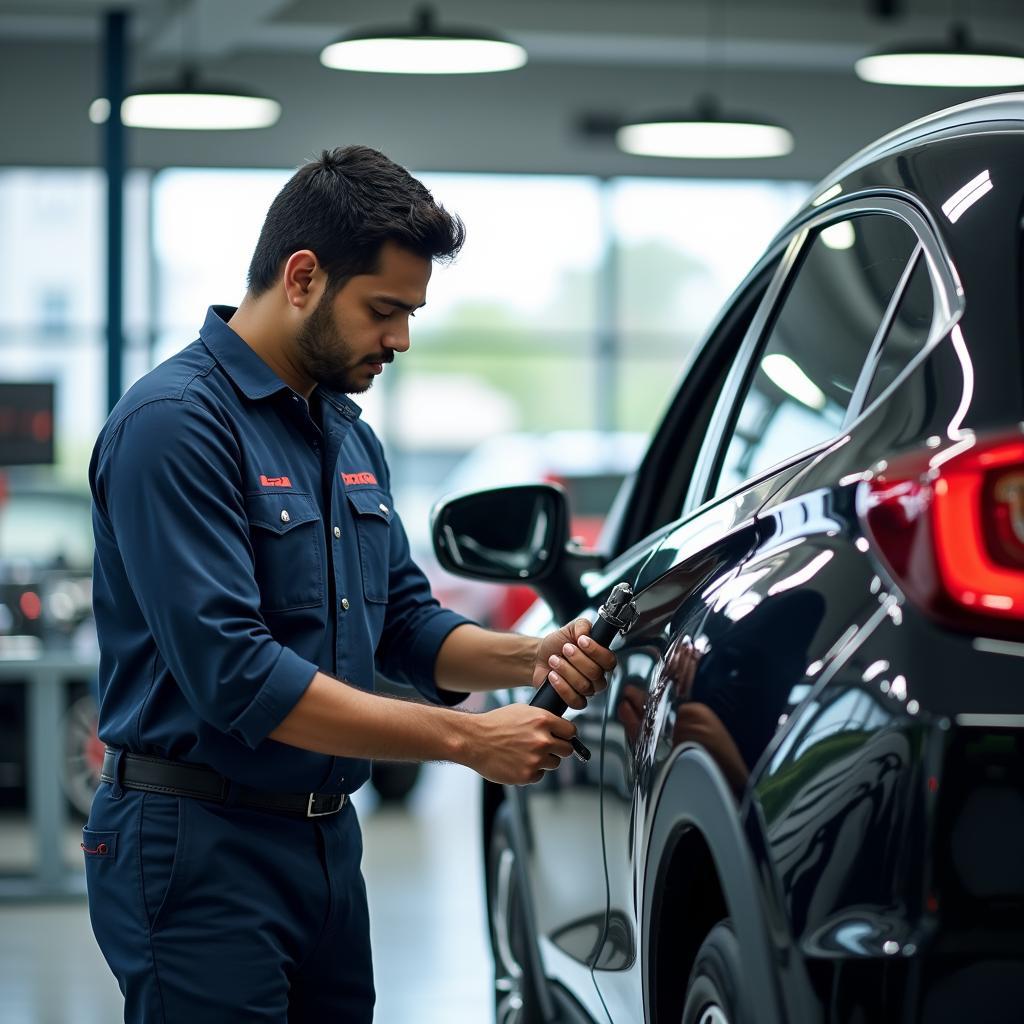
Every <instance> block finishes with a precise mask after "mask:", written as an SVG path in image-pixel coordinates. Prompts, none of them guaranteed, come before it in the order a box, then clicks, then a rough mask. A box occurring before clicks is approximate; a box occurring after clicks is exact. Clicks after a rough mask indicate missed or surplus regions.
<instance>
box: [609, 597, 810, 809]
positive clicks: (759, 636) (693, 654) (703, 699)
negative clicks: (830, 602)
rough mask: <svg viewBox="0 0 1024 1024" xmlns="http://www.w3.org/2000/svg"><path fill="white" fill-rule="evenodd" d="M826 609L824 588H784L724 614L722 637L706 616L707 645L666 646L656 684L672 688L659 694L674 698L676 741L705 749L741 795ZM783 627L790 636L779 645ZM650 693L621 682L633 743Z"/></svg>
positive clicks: (684, 641) (622, 711) (622, 713)
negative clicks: (737, 613)
mask: <svg viewBox="0 0 1024 1024" xmlns="http://www.w3.org/2000/svg"><path fill="white" fill-rule="evenodd" d="M823 614H824V600H823V599H822V597H821V596H820V595H819V594H815V593H811V592H791V593H784V594H779V595H776V596H775V597H773V599H772V600H771V601H769V602H767V603H766V604H764V605H761V606H759V607H758V608H756V609H754V611H752V612H750V614H749V615H747V616H745V617H744V618H742V619H740V620H739V621H738V622H735V621H733V620H725V621H727V622H728V628H727V629H725V630H724V633H723V637H722V638H721V639H719V640H715V639H714V637H715V636H716V634H717V632H718V630H717V628H716V627H717V626H719V625H720V624H719V623H717V622H716V621H715V619H714V617H711V618H709V619H708V621H707V622H706V623H705V625H704V631H705V635H704V637H703V638H702V639H703V641H707V643H706V650H705V645H704V644H702V645H701V646H702V650H698V649H697V648H696V647H695V646H694V643H693V641H691V639H690V637H689V636H682V637H678V638H677V639H676V640H675V641H673V643H672V644H671V646H670V647H669V649H668V651H667V652H666V655H665V659H664V663H663V665H662V669H661V673H660V676H659V682H658V685H657V688H656V689H657V693H664V692H665V691H666V690H668V691H669V695H668V696H667V697H664V698H662V699H668V700H671V701H672V703H673V711H674V715H675V722H674V726H673V729H672V745H673V746H674V747H675V746H679V745H680V744H683V743H695V744H697V745H699V746H701V747H703V748H704V749H705V750H706V751H707V752H708V753H709V754H710V755H711V757H712V758H713V759H714V761H715V763H716V764H717V765H718V766H719V768H720V769H721V770H722V774H723V775H724V776H725V778H726V781H727V782H728V783H729V786H730V787H731V789H732V790H733V792H734V793H735V794H736V795H737V796H739V795H740V794H741V793H742V791H743V787H744V786H745V785H746V783H747V778H748V776H749V774H750V771H751V770H752V769H753V767H754V765H755V764H756V763H757V760H758V758H759V757H760V756H761V754H762V753H763V751H764V749H765V747H767V745H768V743H769V741H770V740H771V738H772V736H773V735H774V734H775V730H776V728H777V727H778V721H779V716H780V715H781V714H782V712H783V710H784V709H785V707H786V702H787V698H788V696H789V692H790V690H791V688H792V686H793V684H794V683H795V682H797V681H798V680H799V679H800V678H802V676H803V674H804V670H805V669H806V651H807V648H808V646H809V645H810V641H811V638H812V637H813V636H814V633H815V630H816V629H817V628H818V624H819V623H820V622H821V619H822V616H823ZM783 631H785V632H786V633H787V634H789V638H788V639H787V642H786V643H785V644H781V645H780V644H779V643H778V642H777V641H778V637H779V636H780V635H781V633H782V632H783ZM779 649H782V650H784V651H785V652H786V654H785V656H784V657H774V658H773V657H772V656H771V652H772V651H773V650H779ZM702 651H703V653H702ZM654 696H655V695H653V694H652V697H654ZM648 699H649V698H648V694H647V691H646V689H644V688H643V687H641V686H635V685H627V686H625V687H624V688H623V691H622V696H621V699H620V702H619V708H618V715H619V719H620V721H621V722H622V723H623V725H624V726H625V728H626V733H627V735H628V736H629V738H630V742H631V743H633V742H635V741H636V738H637V737H638V736H639V734H640V730H641V727H642V724H643V721H644V716H645V713H646V709H647V705H648ZM652 711H653V708H652Z"/></svg>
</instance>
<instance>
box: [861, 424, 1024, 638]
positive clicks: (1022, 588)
mask: <svg viewBox="0 0 1024 1024" xmlns="http://www.w3.org/2000/svg"><path fill="white" fill-rule="evenodd" d="M961 446H962V447H961ZM958 449H959V450H958ZM861 488H862V489H861V492H860V494H859V496H858V509H859V511H860V513H861V517H862V518H863V519H864V520H865V522H866V524H867V527H868V531H869V533H870V535H871V536H872V537H873V539H874V540H875V542H876V544H877V545H878V548H879V549H880V551H881V554H882V555H883V557H884V558H885V560H886V562H888V564H889V566H890V568H891V569H892V571H893V574H894V575H895V577H896V579H897V581H898V582H899V584H900V586H901V587H902V588H903V589H904V590H905V592H906V593H907V595H908V596H909V597H910V598H911V599H913V600H914V601H916V602H917V603H918V604H920V605H922V606H924V607H925V608H926V609H927V610H929V611H930V612H932V613H934V614H935V615H937V616H939V617H941V618H943V619H945V620H947V621H951V623H952V624H954V625H960V626H965V627H971V626H973V627H977V626H979V624H980V621H981V620H982V619H984V620H986V622H987V623H988V624H991V622H992V620H993V619H995V620H1002V621H1003V622H1004V623H1005V625H1006V626H1009V625H1010V624H1011V623H1021V622H1024V438H1021V437H1020V435H1015V436H1012V437H1009V438H1006V437H1003V438H994V439H993V438H989V439H980V438H977V439H967V440H965V441H964V442H961V445H958V446H955V447H954V448H951V449H946V450H945V451H944V452H928V453H920V454H914V455H908V456H903V457H900V458H899V459H894V460H893V461H892V462H891V463H890V464H889V465H887V466H886V468H885V469H884V470H883V471H881V472H879V473H877V474H876V475H875V476H874V478H873V479H871V480H870V481H868V482H866V483H864V484H862V485H861ZM1016 631H1017V632H1019V628H1018V629H1017V630H1016Z"/></svg>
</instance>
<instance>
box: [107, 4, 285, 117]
mask: <svg viewBox="0 0 1024 1024" xmlns="http://www.w3.org/2000/svg"><path fill="white" fill-rule="evenodd" d="M199 13H200V10H199V4H198V2H197V3H196V4H195V6H194V16H193V18H192V26H191V28H192V32H191V35H192V39H191V45H189V40H188V38H187V36H188V34H189V33H188V32H187V31H186V29H187V28H188V25H187V22H188V12H187V10H186V2H185V0H182V2H181V4H180V6H179V11H178V17H179V19H180V21H181V50H182V60H181V67H182V70H181V73H180V74H179V75H178V76H176V77H174V78H172V79H169V80H167V81H162V82H152V83H149V84H147V85H143V86H140V87H139V88H137V89H134V90H132V91H131V92H130V93H129V94H128V95H127V96H126V97H125V98H124V101H123V102H122V104H121V121H122V122H123V123H124V124H125V125H127V126H128V127H129V128H161V129H171V130H178V131H236V130H241V129H246V128H269V127H270V125H272V124H275V123H276V122H277V120H278V118H279V117H280V116H281V104H280V103H278V102H277V100H275V99H271V98H270V97H269V96H264V95H262V94H261V93H256V92H252V91H250V90H248V89H241V88H236V87H235V86H233V85H225V84H224V83H222V82H211V81H207V80H204V79H201V78H200V77H199V74H198V72H197V70H196V66H195V58H194V55H195V54H196V53H197V52H198V49H199V35H200V33H199ZM108 117H110V103H109V101H108V100H107V99H105V98H103V97H101V98H100V99H96V100H93V102H92V104H91V105H90V107H89V120H90V121H92V122H93V124H103V123H104V122H105V121H106V120H107V118H108Z"/></svg>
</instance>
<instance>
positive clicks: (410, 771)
mask: <svg viewBox="0 0 1024 1024" xmlns="http://www.w3.org/2000/svg"><path fill="white" fill-rule="evenodd" d="M419 777H420V766H419V765H418V764H416V763H415V762H406V761H374V763H373V765H372V766H371V768H370V781H371V782H372V783H373V788H374V789H375V790H376V791H377V795H378V796H379V797H380V798H381V800H384V801H386V802H396V803H397V802H398V801H399V800H404V799H405V798H406V797H407V796H408V795H409V794H410V793H411V792H412V787H413V786H415V785H416V780H417V779H418V778H419Z"/></svg>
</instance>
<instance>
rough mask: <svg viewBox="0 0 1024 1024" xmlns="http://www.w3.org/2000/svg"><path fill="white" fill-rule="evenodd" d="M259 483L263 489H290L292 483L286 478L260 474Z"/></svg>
mask: <svg viewBox="0 0 1024 1024" xmlns="http://www.w3.org/2000/svg"><path fill="white" fill-rule="evenodd" d="M260 483H261V484H262V485H263V486H264V487H291V485H292V482H291V480H289V479H288V477H286V476H263V474H262V473H261V474H260Z"/></svg>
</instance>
